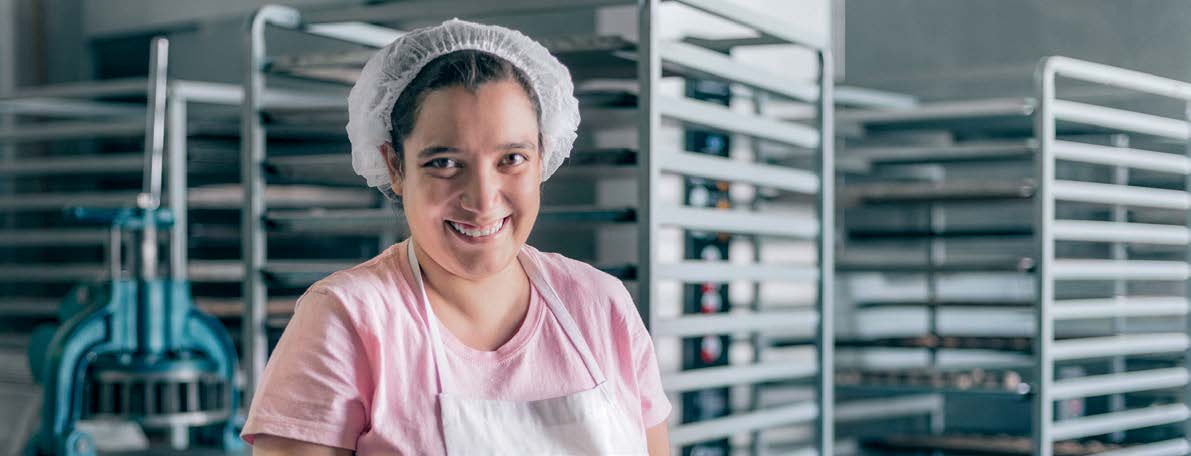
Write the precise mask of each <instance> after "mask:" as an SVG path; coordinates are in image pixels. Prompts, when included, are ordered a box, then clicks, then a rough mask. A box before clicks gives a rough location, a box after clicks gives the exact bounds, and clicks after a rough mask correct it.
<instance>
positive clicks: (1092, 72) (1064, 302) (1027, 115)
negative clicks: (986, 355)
mask: <svg viewBox="0 0 1191 456" xmlns="http://www.w3.org/2000/svg"><path fill="white" fill-rule="evenodd" d="M1058 78H1064V79H1072V80H1078V81H1081V82H1085V83H1094V84H1104V85H1109V86H1112V87H1114V88H1117V89H1124V90H1128V91H1132V92H1141V93H1143V94H1145V95H1147V96H1157V97H1164V98H1173V99H1175V100H1176V101H1178V102H1181V103H1183V104H1188V103H1191V84H1187V83H1183V82H1179V81H1174V80H1171V79H1166V78H1161V77H1156V76H1152V75H1147V74H1144V73H1140V72H1136V71H1130V70H1123V69H1120V68H1114V67H1109V66H1105V65H1099V64H1094V63H1090V62H1084V61H1079V60H1074V59H1069V58H1064V57H1049V58H1046V59H1043V60H1042V61H1041V62H1040V64H1039V65H1038V68H1037V71H1036V74H1035V82H1036V86H1035V90H1036V98H1035V99H1025V100H991V101H989V100H984V101H965V102H944V103H936V104H934V105H924V106H921V107H919V108H913V109H908V110H886V111H872V112H869V111H863V112H851V113H848V114H847V115H841V118H846V119H848V121H851V122H856V123H858V124H860V125H864V126H868V127H871V128H872V129H873V130H875V131H881V132H888V131H894V130H903V129H904V130H915V129H923V130H939V131H949V132H961V133H966V132H979V133H984V134H986V135H987V134H989V133H993V134H1000V133H1005V135H1003V136H1012V137H1014V138H1017V139H1011V140H1004V141H1001V140H997V141H987V140H985V141H981V142H959V143H956V145H954V146H951V145H946V146H938V145H926V146H923V147H904V146H899V147H894V148H884V147H864V148H862V150H860V151H859V154H860V155H861V157H857V158H858V160H857V161H866V160H867V161H870V162H871V163H878V164H890V165H894V166H900V167H901V168H897V171H890V173H891V174H892V176H893V178H894V179H897V178H901V179H905V178H906V177H911V176H912V177H913V178H915V179H920V180H919V183H909V184H906V183H901V184H887V183H882V182H876V183H865V182H862V183H859V184H855V185H849V194H848V195H847V197H848V198H847V201H848V202H854V201H864V202H866V203H871V204H873V205H886V206H887V207H893V206H899V205H902V206H912V207H914V208H916V209H920V210H923V211H927V212H928V213H930V214H932V215H934V213H933V211H931V208H932V207H935V206H936V204H937V203H939V202H950V203H953V204H961V203H963V204H971V203H975V204H983V203H987V202H992V201H1013V200H1016V201H1021V202H1022V204H1023V209H1024V208H1025V206H1024V204H1027V203H1025V202H1026V201H1027V200H1030V201H1029V203H1028V204H1029V205H1030V206H1029V211H1030V212H1029V213H1030V214H1031V215H1032V216H1031V217H1029V218H1028V219H1029V220H1031V221H1032V223H1031V225H1030V226H1027V227H1024V229H1020V230H1010V229H1005V228H1000V229H993V230H984V231H981V230H979V229H973V228H970V227H968V226H967V225H964V227H963V228H958V229H957V228H951V227H947V228H943V227H942V226H941V225H940V226H935V225H934V222H933V221H932V220H933V219H932V217H931V216H928V217H927V219H928V221H927V225H929V226H928V227H927V228H921V227H917V225H915V228H910V229H908V230H907V231H905V232H904V233H902V232H900V231H898V230H887V231H883V232H882V231H877V232H876V233H877V234H876V235H873V236H865V237H863V239H866V240H867V239H880V238H882V236H890V237H896V238H899V239H917V240H924V241H926V242H930V243H931V244H929V245H930V247H926V248H924V249H925V250H927V255H928V259H927V261H926V263H927V265H926V267H923V266H921V265H920V264H918V263H915V264H912V265H903V264H893V257H888V255H886V256H887V257H888V258H876V259H875V260H876V261H868V262H859V261H848V262H847V263H846V264H845V265H843V266H842V267H841V270H843V271H901V272H915V273H926V274H927V275H928V278H927V283H928V287H931V286H933V285H931V283H932V282H931V280H932V279H931V278H930V277H929V275H930V274H932V273H933V272H934V271H936V270H937V271H946V272H1010V273H1013V274H1017V275H1019V276H1021V275H1025V274H1029V275H1030V277H1031V278H1030V280H1032V281H1033V288H1034V293H1035V295H1036V296H1035V298H1034V301H1033V302H1032V303H1030V305H1029V306H1022V305H1021V303H1020V302H1019V303H1016V304H1015V305H1010V304H1011V303H1009V302H1005V303H984V304H982V308H984V309H989V308H1000V309H1001V310H1004V311H1007V312H1017V313H1019V314H1020V313H1021V312H1022V311H1027V310H1028V311H1029V312H1030V314H1029V315H1030V316H1031V317H1032V320H1033V323H1034V325H1035V328H1034V333H1033V336H1034V337H1033V341H1032V344H1033V347H1032V350H1018V351H1019V352H1020V353H1021V355H1022V356H1023V357H1022V359H1028V360H1029V363H1030V365H1031V366H1032V369H1033V376H1032V380H1031V383H1030V385H1029V386H1030V388H1029V391H1030V394H1031V396H1030V397H1031V401H1032V403H1031V408H1032V415H1033V428H1032V429H1031V434H1030V435H1031V445H1032V454H1035V455H1040V456H1050V455H1051V454H1052V450H1053V448H1052V444H1053V443H1055V442H1056V441H1058V440H1064V439H1073V438H1083V437H1091V436H1096V435H1100V434H1110V438H1112V439H1119V438H1123V437H1124V431H1126V430H1131V429H1137V428H1141V427H1146V426H1154V425H1161V424H1173V423H1183V427H1184V431H1185V433H1184V437H1183V438H1179V439H1173V440H1168V441H1163V442H1155V443H1151V444H1145V445H1139V446H1136V447H1129V448H1125V449H1121V450H1115V451H1111V452H1109V453H1105V454H1184V453H1185V452H1186V449H1187V447H1188V446H1189V445H1188V441H1187V436H1191V424H1189V423H1188V415H1189V413H1188V410H1191V409H1189V407H1188V404H1187V403H1177V404H1172V405H1163V406H1154V407H1147V408H1137V406H1136V405H1133V406H1132V407H1133V408H1128V407H1127V403H1126V402H1125V400H1124V395H1125V394H1135V393H1138V392H1146V391H1153V390H1158V389H1171V388H1179V387H1182V388H1183V389H1184V390H1185V392H1186V393H1191V386H1188V382H1189V379H1188V375H1187V373H1186V372H1187V366H1188V365H1191V364H1189V363H1191V351H1189V347H1191V337H1189V335H1188V331H1191V328H1183V331H1181V332H1153V331H1151V332H1138V330H1136V329H1133V332H1126V330H1125V329H1126V326H1125V324H1124V321H1125V319H1126V318H1130V317H1166V316H1170V317H1180V316H1182V317H1185V316H1187V315H1188V313H1189V309H1191V303H1189V299H1191V282H1189V279H1191V267H1189V266H1188V259H1191V253H1189V254H1185V255H1183V258H1182V259H1180V260H1169V259H1164V260H1154V259H1136V257H1130V255H1131V254H1134V255H1135V253H1134V252H1137V251H1138V249H1136V248H1134V249H1132V250H1131V249H1127V248H1126V245H1129V246H1145V247H1146V248H1147V249H1151V250H1153V249H1156V248H1158V247H1165V248H1167V249H1172V251H1177V249H1180V248H1181V249H1187V247H1188V246H1189V245H1191V234H1189V233H1191V230H1189V228H1188V227H1191V218H1187V217H1184V218H1183V219H1181V221H1182V222H1183V223H1181V224H1174V223H1168V224H1159V223H1143V222H1142V221H1138V220H1131V219H1130V218H1129V217H1128V213H1127V211H1128V210H1142V209H1159V210H1164V211H1168V212H1169V211H1182V212H1183V213H1184V214H1186V213H1187V212H1191V211H1189V210H1191V198H1189V197H1188V196H1187V195H1188V191H1191V178H1189V177H1188V176H1189V175H1191V155H1188V154H1191V146H1188V147H1187V149H1186V154H1174V153H1165V152H1158V151H1154V150H1147V149H1146V148H1145V147H1144V146H1139V145H1137V144H1130V143H1129V142H1128V141H1127V140H1128V139H1129V137H1128V136H1125V134H1129V135H1137V136H1142V137H1150V138H1154V139H1157V140H1158V141H1160V142H1163V141H1165V142H1170V141H1175V142H1179V143H1185V142H1187V141H1188V139H1191V134H1188V132H1191V123H1189V122H1188V120H1187V119H1186V118H1182V119H1174V118H1167V117H1161V116H1155V115H1152V114H1142V113H1139V112H1133V111H1130V110H1124V109H1120V108H1108V107H1103V106H1096V105H1092V104H1087V103H1083V102H1075V101H1070V100H1063V99H1058V98H1057V96H1056V79H1058ZM1134 109H1136V108H1134ZM1188 116H1189V117H1191V114H1188ZM977 121H978V122H977ZM1027 122H1029V123H1031V124H1032V125H1029V126H1028V127H1026V125H1028V124H1027ZM1088 133H1093V134H1098V135H1101V136H1103V137H1107V140H1108V142H1110V143H1111V144H1110V145H1099V144H1092V143H1088V142H1083V141H1082V140H1081V139H1080V135H1084V134H1088ZM1023 139H1024V140H1023ZM1138 144H1141V143H1138ZM907 152H908V153H909V156H908V157H907V156H906V154H905V153H907ZM996 160H1007V161H1012V162H1014V163H1018V164H1023V165H1025V164H1028V165H1029V171H1028V176H1029V177H1031V179H1029V180H1028V181H1020V180H1015V179H1010V178H998V180H984V179H983V178H981V179H982V180H972V181H971V182H968V183H967V184H969V185H961V184H959V183H956V182H954V181H952V182H950V183H947V182H944V183H942V184H940V185H935V184H934V183H925V184H923V183H921V182H922V181H921V179H923V178H924V177H927V176H937V174H930V173H923V174H921V175H913V174H911V171H908V170H909V167H907V166H906V165H912V166H919V165H934V164H939V163H958V162H964V161H972V162H979V163H987V162H991V161H996ZM1060 162H1061V163H1063V164H1064V165H1066V164H1067V163H1079V164H1092V165H1098V166H1106V167H1109V168H1108V170H1109V171H1110V172H1111V179H1110V180H1109V181H1108V182H1104V181H1100V182H1091V181H1082V180H1076V179H1082V177H1062V178H1059V177H1057V173H1056V169H1057V168H1058V167H1059V163H1060ZM922 168H923V167H921V166H920V167H919V168H917V169H922ZM858 169H864V170H868V169H871V168H868V167H865V166H861V167H858ZM939 169H941V168H939ZM939 169H936V171H938V170H939ZM1013 169H1015V170H1016V169H1017V168H1013ZM1131 170H1141V171H1147V172H1150V173H1153V172H1159V173H1165V174H1166V175H1177V176H1179V177H1181V178H1182V179H1183V181H1184V185H1183V188H1182V189H1180V190H1175V189H1169V188H1154V187H1153V186H1149V187H1147V186H1143V185H1144V184H1142V183H1135V182H1131V181H1130V171H1131ZM898 172H901V173H903V174H897V173H898ZM1071 175H1075V176H1078V175H1079V174H1075V173H1072V174H1071ZM1064 176H1066V175H1064ZM903 182H904V181H903ZM1072 203H1074V204H1072ZM1060 204H1063V205H1070V206H1071V207H1072V208H1076V209H1078V208H1082V207H1087V206H1088V205H1092V206H1095V207H1098V208H1107V209H1108V210H1109V218H1108V219H1107V220H1100V219H1097V220H1095V221H1092V220H1081V219H1075V218H1072V217H1073V216H1070V215H1066V214H1067V212H1063V211H1059V210H1056V206H1058V205H1060ZM1061 208H1062V209H1067V207H1061ZM936 218H937V217H936ZM990 223H993V224H994V225H996V226H998V227H999V226H1001V225H1000V224H999V223H998V222H990ZM963 230H967V231H963ZM1023 235H1025V236H1028V237H1022V236H1023ZM949 236H955V237H964V236H967V237H980V238H991V239H1000V240H1013V239H1021V240H1024V241H1029V245H1028V247H1027V248H1024V249H1023V252H1024V251H1025V250H1028V251H1029V252H1030V253H1029V254H1028V255H1029V257H1028V259H1029V261H1028V262H1019V263H1018V265H1019V267H1017V268H1010V269H1006V268H990V267H989V266H992V265H975V264H973V266H975V267H973V268H963V267H962V266H963V265H962V264H960V263H964V261H955V260H952V259H950V258H948V259H947V261H943V260H939V261H937V262H936V261H935V259H934V258H933V255H931V252H933V250H932V249H933V245H934V242H935V241H938V240H941V239H945V238H947V237H949ZM1060 242H1063V243H1068V244H1067V245H1070V244H1072V243H1080V244H1078V246H1083V245H1096V246H1107V247H1108V249H1107V252H1108V253H1107V255H1108V257H1107V258H1104V259H1085V258H1076V257H1075V256H1071V255H1070V254H1068V253H1065V252H1066V250H1064V251H1063V252H1064V253H1062V255H1067V256H1059V257H1057V258H1056V256H1057V255H1058V254H1056V250H1057V249H1056V243H1060ZM953 249H954V247H953ZM1095 251H1096V252H1101V251H1102V250H1100V249H1096V250H1095ZM1014 255H1021V254H1019V253H1016V252H1015V253H1014ZM1095 258H1103V257H1095ZM1024 259H1026V258H1023V260H1024ZM936 268H937V269H936ZM1135 281H1151V282H1155V281H1157V282H1165V283H1168V284H1169V283H1175V284H1183V285H1184V288H1186V289H1187V291H1185V292H1184V293H1182V294H1181V295H1179V296H1145V295H1131V292H1132V291H1131V290H1132V288H1130V287H1129V284H1130V283H1131V282H1135ZM1092 282H1099V283H1104V284H1106V285H1108V286H1111V290H1112V291H1111V294H1112V295H1113V296H1111V297H1098V298H1082V299H1072V298H1064V299H1056V298H1055V295H1056V284H1058V285H1060V286H1061V285H1069V284H1082V283H1092ZM929 293H930V292H928V294H929ZM1106 293H1109V292H1107V291H1106ZM1166 294H1174V293H1169V292H1168V293H1166ZM931 297H932V296H928V299H927V302H926V303H925V304H926V305H927V311H928V315H930V317H929V318H931V327H932V331H933V328H934V318H936V317H934V315H935V314H934V312H936V311H937V309H938V308H941V307H952V306H958V304H959V303H956V302H935V301H934V300H933V299H931ZM909 304H910V305H918V306H922V303H909ZM903 305H905V304H903ZM1081 320H1107V322H1108V325H1110V326H1111V329H1108V330H1107V332H1108V333H1109V334H1111V335H1109V336H1105V335H1104V334H1099V333H1097V334H1084V335H1080V336H1079V337H1075V338H1069V337H1071V335H1063V338H1060V339H1056V334H1055V327H1056V322H1064V323H1067V322H1076V321H1081ZM857 345H863V343H858V344H857ZM1179 353H1182V354H1183V355H1184V361H1183V365H1182V366H1180V367H1177V368H1166V367H1163V368H1150V369H1147V370H1134V371H1129V370H1127V369H1126V365H1125V357H1127V356H1138V355H1142V356H1145V355H1163V354H1165V355H1169V354H1179ZM1026 356H1028V358H1026ZM1073 361H1078V362H1079V363H1087V362H1096V363H1101V362H1106V363H1107V364H1108V366H1109V367H1108V373H1103V374H1096V375H1084V376H1077V377H1072V378H1064V379H1061V380H1060V379H1056V368H1055V366H1056V363H1060V364H1061V363H1069V362H1073ZM1097 365H1099V364H1097ZM892 390H893V389H891V388H884V389H882V388H880V387H877V388H875V389H874V391H892ZM912 390H914V389H913V388H906V389H905V391H903V393H911V392H914V391H912ZM921 390H922V388H917V389H916V391H921ZM927 390H930V389H927ZM963 392H968V393H983V392H984V391H963ZM1094 396H1106V397H1107V398H1108V410H1109V411H1108V412H1107V413H1102V414H1098V415H1092V416H1085V417H1080V418H1073V419H1063V420H1056V417H1055V414H1054V406H1055V404H1056V403H1057V402H1059V401H1066V400H1072V399H1082V398H1087V397H1094ZM1187 397H1191V394H1185V395H1184V400H1187V399H1186V398H1187Z"/></svg>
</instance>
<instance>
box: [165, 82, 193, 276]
mask: <svg viewBox="0 0 1191 456" xmlns="http://www.w3.org/2000/svg"><path fill="white" fill-rule="evenodd" d="M186 103H187V100H186V99H184V98H181V97H178V96H177V93H176V92H174V91H173V90H171V91H170V96H169V99H168V100H167V101H166V123H167V125H168V126H167V127H166V135H167V138H166V142H167V147H168V150H169V173H170V175H169V179H168V180H169V185H170V190H169V207H170V211H171V213H172V214H173V216H174V224H173V225H172V226H171V227H170V244H169V245H170V272H169V273H170V279H171V280H173V281H175V282H181V281H185V280H187V279H188V277H189V273H188V272H187V268H186V264H187V261H188V260H189V258H190V250H189V248H188V247H189V244H190V243H189V242H188V239H189V229H190V228H189V225H188V224H189V223H190V222H189V219H190V217H189V214H190V210H189V209H190V208H189V205H188V201H187V200H188V198H187V194H188V189H189V183H188V182H189V179H188V178H189V176H188V173H189V169H190V168H189V166H188V165H189V161H188V153H187V146H186V134H187V132H186Z"/></svg>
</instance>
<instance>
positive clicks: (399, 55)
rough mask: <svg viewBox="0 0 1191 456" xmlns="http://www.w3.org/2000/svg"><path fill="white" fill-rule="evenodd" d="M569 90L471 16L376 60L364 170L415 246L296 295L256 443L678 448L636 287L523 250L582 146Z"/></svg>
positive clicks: (526, 450) (368, 91)
mask: <svg viewBox="0 0 1191 456" xmlns="http://www.w3.org/2000/svg"><path fill="white" fill-rule="evenodd" d="M573 91H574V89H573V84H572V82H571V80H570V73H569V72H568V71H567V69H566V67H564V66H563V65H562V64H561V63H559V62H558V60H557V59H555V58H554V57H553V56H552V55H550V54H549V52H547V51H546V50H545V48H543V47H542V46H541V45H539V44H538V43H536V42H534V41H532V40H531V39H529V38H527V37H525V36H524V35H522V34H520V33H518V32H516V31H512V30H509V29H505V28H501V27H494V26H486V25H480V24H474V23H470V22H464V21H459V20H452V21H447V22H445V23H443V24H442V25H439V26H436V27H430V28H425V29H419V30H415V31H413V32H410V33H409V34H407V35H404V36H402V37H401V38H399V39H398V40H397V41H395V42H394V43H393V44H390V45H389V46H387V47H385V48H384V49H382V50H380V51H379V52H378V53H377V54H376V55H375V56H374V57H373V58H372V59H371V60H369V62H368V64H367V65H366V66H365V68H364V71H363V73H362V74H361V77H360V80H359V82H357V84H356V86H355V87H354V88H353V89H352V93H351V96H350V97H349V100H348V103H349V113H350V121H349V123H348V127H347V128H348V133H349V136H350V138H351V140H352V154H353V157H352V162H353V166H354V167H355V169H356V172H357V173H359V174H360V175H361V176H363V177H364V178H365V179H366V180H367V182H368V184H369V185H370V186H373V187H376V188H377V189H378V190H380V191H381V192H382V193H383V194H384V195H385V196H386V197H388V198H389V199H391V200H393V201H394V203H395V204H397V205H398V206H399V207H400V208H401V209H402V210H403V211H404V213H405V219H406V220H407V223H408V224H409V232H410V238H409V239H407V240H405V241H403V242H400V243H398V244H395V245H393V246H391V247H390V248H388V249H386V250H385V251H384V252H382V253H381V254H380V255H378V256H377V257H376V258H373V259H372V260H369V261H367V262H365V263H363V264H360V265H358V266H356V267H353V268H350V269H347V270H343V271H339V272H336V273H335V274H332V275H330V276H328V277H327V278H325V279H323V280H321V281H319V282H318V283H316V284H314V285H312V286H311V287H310V289H309V290H307V291H306V293H305V294H303V295H302V297H301V298H299V300H298V306H297V309H296V310H295V313H294V317H293V319H292V320H291V322H290V324H289V326H288V327H287V328H286V330H285V333H284V334H283V336H282V338H281V340H280V342H279V343H278V345H277V348H276V349H275V350H274V353H273V356H272V357H271V358H270V360H269V363H268V365H267V367H266V369H265V374H264V377H263V378H262V380H261V384H260V386H259V388H258V392H257V394H256V396H255V397H254V401H253V404H252V407H251V410H250V413H249V417H248V421H247V422H246V423H245V427H244V431H243V438H244V439H245V440H246V441H247V442H249V443H250V444H254V447H255V448H254V453H256V454H349V453H350V452H351V451H355V452H357V453H359V454H394V453H396V454H465V455H473V454H646V453H648V454H653V455H656V454H667V453H668V451H669V442H668V439H667V430H666V429H667V428H666V418H667V416H668V415H669V413H670V403H669V401H668V400H667V399H666V396H665V394H664V393H663V391H662V388H661V381H660V378H659V373H658V367H657V360H656V357H655V355H654V352H653V344H652V342H651V341H650V338H649V334H648V333H647V332H646V331H645V327H644V325H643V323H642V321H641V318H640V316H639V315H638V313H637V311H636V307H635V306H634V305H633V302H632V298H631V297H630V296H629V294H628V292H627V291H626V290H625V288H624V286H623V284H621V283H620V281H619V280H617V279H615V278H613V277H612V276H610V275H607V274H605V273H602V272H600V271H598V270H596V269H594V268H592V267H591V266H588V265H586V264H583V263H581V262H578V261H575V260H571V259H568V258H566V257H563V256H561V255H558V254H551V253H543V252H540V251H538V250H536V249H534V248H533V247H530V246H528V245H527V244H526V240H527V239H528V238H529V234H530V232H531V231H532V230H533V226H534V222H535V220H536V219H537V215H538V210H539V206H540V204H541V182H542V181H545V180H546V179H548V178H549V177H550V176H551V175H552V174H553V173H554V171H555V170H557V169H558V167H559V166H560V165H561V164H562V161H563V160H564V159H565V158H566V157H567V156H568V155H569V154H570V149H571V145H572V144H573V142H574V139H575V131H576V128H577V126H578V122H579V112H578V103H577V101H576V100H575V97H574V94H573Z"/></svg>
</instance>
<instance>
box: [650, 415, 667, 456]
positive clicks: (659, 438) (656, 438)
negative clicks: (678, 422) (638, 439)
mask: <svg viewBox="0 0 1191 456" xmlns="http://www.w3.org/2000/svg"><path fill="white" fill-rule="evenodd" d="M645 446H646V447H648V449H649V456H670V427H669V426H668V425H667V423H666V422H665V421H662V422H661V423H660V424H658V425H656V426H654V427H651V428H649V429H646V430H645Z"/></svg>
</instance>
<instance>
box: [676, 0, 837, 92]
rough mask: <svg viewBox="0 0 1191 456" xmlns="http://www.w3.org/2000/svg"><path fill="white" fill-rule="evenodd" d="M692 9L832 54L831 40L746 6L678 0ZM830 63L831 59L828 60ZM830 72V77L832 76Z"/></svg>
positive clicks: (712, 0) (721, 1)
mask: <svg viewBox="0 0 1191 456" xmlns="http://www.w3.org/2000/svg"><path fill="white" fill-rule="evenodd" d="M678 3H682V4H684V5H686V6H689V7H691V8H694V9H697V10H700V11H703V12H705V13H707V14H711V15H713V16H716V17H719V18H722V19H726V20H729V21H732V22H735V23H737V24H741V25H745V26H747V27H749V28H752V29H754V30H756V31H757V32H758V33H760V34H761V35H762V36H770V37H774V38H777V39H779V40H782V41H785V42H788V43H792V44H797V45H801V46H804V47H808V48H811V49H813V50H816V51H820V53H827V54H830V52H831V43H830V40H829V39H827V38H826V37H824V36H820V35H818V34H815V33H808V32H806V31H805V30H803V29H800V28H797V27H790V26H789V25H788V24H786V23H784V22H782V21H780V20H775V19H774V18H773V16H771V15H767V14H765V13H763V12H760V11H753V10H752V9H749V8H747V7H745V6H744V5H741V4H738V3H735V2H727V1H724V0H678ZM827 60H828V61H830V57H828V58H827ZM830 74H831V73H830V70H828V75H830Z"/></svg>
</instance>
